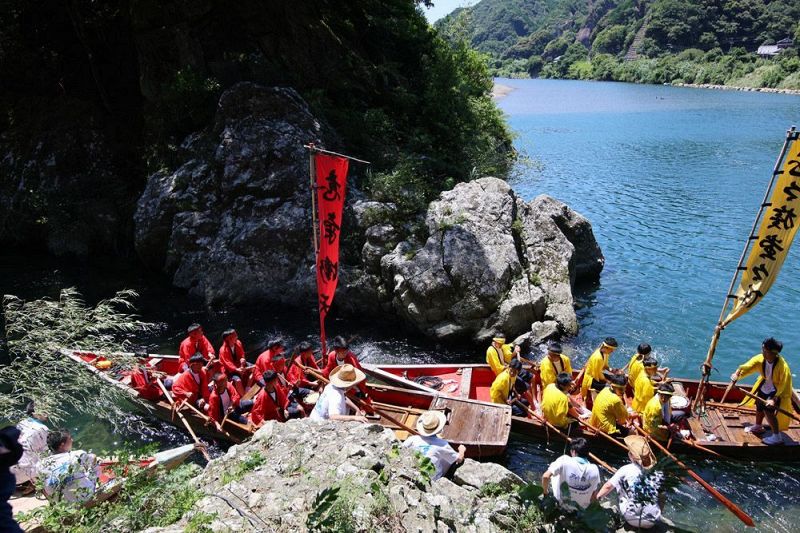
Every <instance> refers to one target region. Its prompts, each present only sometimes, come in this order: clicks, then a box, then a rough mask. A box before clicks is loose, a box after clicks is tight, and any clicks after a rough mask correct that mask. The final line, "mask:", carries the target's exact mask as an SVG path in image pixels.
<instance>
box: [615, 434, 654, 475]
mask: <svg viewBox="0 0 800 533" xmlns="http://www.w3.org/2000/svg"><path fill="white" fill-rule="evenodd" d="M623 441H624V442H625V445H626V446H627V447H628V453H630V454H631V455H632V456H633V457H634V460H635V461H636V462H637V463H639V465H640V466H641V467H642V468H644V469H645V470H650V469H651V468H653V467H654V466H656V456H655V454H654V453H653V450H652V448H650V444H649V443H648V442H647V439H645V438H644V437H642V436H640V435H628V436H627V437H625V438H624V439H623ZM637 445H641V446H642V447H644V446H646V449H647V453H644V454H643V453H641V452H642V451H644V450H639V449H637V448H638V447H639V446H637Z"/></svg>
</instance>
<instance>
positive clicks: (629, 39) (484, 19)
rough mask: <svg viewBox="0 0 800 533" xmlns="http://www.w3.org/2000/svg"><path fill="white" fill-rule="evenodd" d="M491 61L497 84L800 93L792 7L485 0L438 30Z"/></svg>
mask: <svg viewBox="0 0 800 533" xmlns="http://www.w3.org/2000/svg"><path fill="white" fill-rule="evenodd" d="M439 27H440V28H441V29H442V31H443V33H445V34H446V35H449V36H450V37H451V38H454V39H458V38H463V39H466V40H467V41H468V42H470V43H471V45H472V46H473V47H474V48H476V49H477V50H480V51H482V52H485V53H487V54H489V55H490V57H491V59H490V65H491V67H492V70H493V72H494V74H496V75H506V76H513V75H531V76H544V77H558V78H581V79H609V80H610V79H614V80H622V81H637V82H645V83H664V82H685V83H719V84H724V83H729V84H734V82H739V83H741V84H744V85H746V86H766V87H783V86H787V87H788V86H795V85H797V86H800V79H798V69H800V61H798V60H797V54H796V52H795V51H794V50H790V51H787V52H783V53H782V54H780V56H778V57H777V58H774V59H771V60H764V59H759V58H758V57H757V56H756V55H755V52H756V50H757V49H758V47H759V46H760V45H762V44H774V43H776V42H777V41H779V40H781V39H784V38H787V37H789V38H794V39H795V41H800V2H797V1H796V0H772V1H769V0H596V1H592V0H532V1H525V0H483V1H481V2H480V3H478V4H476V5H475V6H473V7H472V8H466V9H459V10H457V11H454V12H453V13H452V14H451V15H449V16H448V17H447V18H445V19H443V20H442V21H441V22H440V23H439Z"/></svg>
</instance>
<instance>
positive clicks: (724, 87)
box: [672, 83, 800, 95]
mask: <svg viewBox="0 0 800 533" xmlns="http://www.w3.org/2000/svg"><path fill="white" fill-rule="evenodd" d="M672 86H673V87H689V88H692V89H716V90H720V91H748V92H759V93H775V94H795V95H800V90H798V89H771V88H769V87H733V86H730V85H713V84H710V83H702V84H697V83H673V84H672Z"/></svg>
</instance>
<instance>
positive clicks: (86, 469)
mask: <svg viewBox="0 0 800 533" xmlns="http://www.w3.org/2000/svg"><path fill="white" fill-rule="evenodd" d="M47 446H48V447H49V448H50V451H52V452H53V455H51V456H50V457H47V458H46V459H44V460H43V461H42V462H41V463H40V472H41V476H42V478H43V480H44V493H45V496H47V497H48V498H49V499H51V500H55V501H60V500H63V501H66V502H78V503H83V502H85V501H87V500H90V499H92V497H93V496H94V493H95V490H97V484H98V477H99V475H100V464H99V462H98V460H97V457H95V455H94V454H92V453H87V452H84V451H83V450H73V449H72V435H70V434H69V431H67V430H65V429H56V430H53V431H51V432H50V433H49V434H48V435H47Z"/></svg>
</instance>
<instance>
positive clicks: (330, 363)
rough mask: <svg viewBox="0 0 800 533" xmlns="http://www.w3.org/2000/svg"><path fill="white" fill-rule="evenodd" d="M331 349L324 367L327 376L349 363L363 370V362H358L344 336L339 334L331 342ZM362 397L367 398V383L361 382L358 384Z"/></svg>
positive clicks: (324, 373) (323, 370)
mask: <svg viewBox="0 0 800 533" xmlns="http://www.w3.org/2000/svg"><path fill="white" fill-rule="evenodd" d="M331 347H332V348H333V350H331V351H330V352H329V353H328V359H327V361H326V364H325V368H324V369H322V375H323V376H325V377H326V378H327V377H329V376H330V375H331V374H332V373H333V370H334V369H335V368H338V367H340V366H342V365H345V364H348V365H351V366H353V367H354V368H357V369H358V370H361V363H359V362H358V357H356V354H354V353H353V352H351V351H350V345H349V344H348V343H347V341H346V340H344V337H341V336H337V337H336V338H334V339H333V342H332V343H331ZM358 390H359V394H358V396H359V397H360V398H364V399H366V398H367V385H366V383H361V384H359V386H358Z"/></svg>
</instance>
